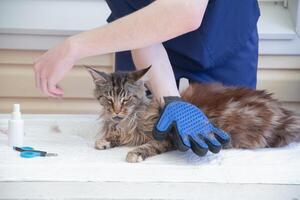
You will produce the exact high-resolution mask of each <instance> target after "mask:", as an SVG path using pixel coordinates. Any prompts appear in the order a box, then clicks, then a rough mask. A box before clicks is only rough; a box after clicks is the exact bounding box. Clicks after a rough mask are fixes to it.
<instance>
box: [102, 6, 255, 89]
mask: <svg viewBox="0 0 300 200" xmlns="http://www.w3.org/2000/svg"><path fill="white" fill-rule="evenodd" d="M106 2H107V4H108V6H109V7H110V9H111V11H112V13H111V15H110V16H109V18H108V22H111V21H113V20H116V19H118V18H120V17H123V16H126V15H128V14H130V13H132V12H134V11H136V10H138V9H141V8H143V7H144V6H147V5H148V4H150V3H152V2H153V1H152V0H106ZM259 15H260V11H259V7H258V2H257V0H209V3H208V6H207V9H206V12H205V15H204V18H203V21H202V24H201V26H200V28H198V29H197V30H195V31H193V32H190V33H187V34H184V35H182V36H179V37H177V38H174V39H171V40H169V41H166V42H164V43H163V45H164V47H165V48H166V50H167V53H168V56H169V58H170V61H171V64H172V67H173V70H174V73H175V77H176V79H179V78H181V77H186V78H188V79H189V80H190V81H192V82H221V83H223V84H225V85H232V86H245V87H250V88H255V87H256V74H257V60H258V34H257V21H258V18H259ZM145 26H146V24H145ZM133 69H134V65H133V63H132V59H131V54H130V52H119V53H117V54H116V70H133Z"/></svg>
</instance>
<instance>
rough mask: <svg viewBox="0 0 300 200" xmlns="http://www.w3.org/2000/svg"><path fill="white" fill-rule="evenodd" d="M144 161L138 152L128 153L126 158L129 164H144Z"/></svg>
mask: <svg viewBox="0 0 300 200" xmlns="http://www.w3.org/2000/svg"><path fill="white" fill-rule="evenodd" d="M143 160H144V159H143V157H142V155H141V154H140V153H138V152H128V153H127V156H126V161H127V162H129V163H137V162H142V161H143Z"/></svg>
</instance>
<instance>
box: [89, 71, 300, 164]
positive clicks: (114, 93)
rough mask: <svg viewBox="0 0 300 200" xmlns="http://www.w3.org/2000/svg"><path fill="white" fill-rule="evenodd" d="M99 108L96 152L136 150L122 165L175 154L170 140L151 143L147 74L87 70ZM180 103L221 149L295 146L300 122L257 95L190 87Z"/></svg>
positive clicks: (155, 110) (153, 110)
mask: <svg viewBox="0 0 300 200" xmlns="http://www.w3.org/2000/svg"><path fill="white" fill-rule="evenodd" d="M88 70H89V72H90V73H91V75H92V77H93V79H94V82H95V84H96V88H95V90H94V94H95V97H96V98H97V99H98V100H99V102H100V105H101V106H102V110H101V111H102V113H101V119H102V120H103V128H102V131H101V132H102V133H103V135H102V137H101V138H100V139H98V140H97V141H96V143H95V148H97V149H100V150H102V149H108V148H113V147H117V146H122V145H127V146H137V147H136V148H135V149H133V150H132V151H130V152H128V154H127V157H126V160H127V161H128V162H139V161H142V160H145V159H146V158H147V157H150V156H154V155H157V154H160V153H163V152H167V151H170V150H173V149H175V147H174V145H173V144H172V142H171V141H172V140H171V139H170V138H168V139H167V140H164V141H157V140H154V139H153V136H152V129H153V127H154V124H155V122H156V121H157V119H158V116H159V104H158V103H157V102H156V101H155V100H151V99H149V98H148V97H147V96H146V92H145V91H146V88H145V87H144V81H143V78H142V77H143V76H144V75H145V73H146V72H147V71H148V69H145V70H140V71H135V72H129V73H125V72H115V73H112V74H106V73H104V72H99V71H96V70H94V69H92V68H89V67H88ZM182 98H183V99H184V100H186V101H188V102H190V103H192V104H194V105H197V106H198V107H199V108H201V109H202V111H204V113H205V114H206V115H207V117H208V118H209V120H210V121H211V122H212V123H213V124H215V125H216V126H217V127H219V128H221V129H223V130H224V131H226V132H228V133H229V134H230V136H231V141H230V143H229V144H228V145H227V146H226V148H248V149H254V148H265V147H280V146H284V145H287V144H289V143H291V142H294V141H300V119H299V117H297V116H295V115H294V114H293V113H292V112H291V111H289V110H287V109H285V108H283V107H282V105H281V104H280V103H279V102H278V101H277V100H275V99H274V98H272V96H271V94H269V93H267V92H266V91H262V90H252V89H248V88H237V87H225V86H223V85H221V84H192V85H190V86H189V87H188V88H187V89H186V90H185V91H184V92H183V93H182Z"/></svg>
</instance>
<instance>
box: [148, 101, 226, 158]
mask: <svg viewBox="0 0 300 200" xmlns="http://www.w3.org/2000/svg"><path fill="white" fill-rule="evenodd" d="M164 100H165V107H164V108H163V110H162V112H161V115H160V118H159V119H158V121H157V122H156V125H155V126H154V129H153V136H154V138H155V139H157V140H163V139H166V138H167V136H168V134H170V137H171V138H172V139H173V142H174V144H175V145H176V147H177V149H178V150H180V151H187V150H188V149H192V150H193V152H194V153H195V154H197V155H198V156H204V155H205V154H206V153H207V151H208V150H210V151H211V152H213V153H218V152H219V151H220V150H221V148H222V145H224V144H227V143H228V142H229V141H230V137H229V135H228V134H227V133H226V132H224V131H223V130H221V129H219V128H217V127H215V126H214V125H213V124H212V123H211V122H210V121H209V120H208V118H207V117H206V116H205V114H204V113H203V112H202V111H201V110H200V109H199V108H198V107H196V106H194V105H192V104H190V103H188V102H185V101H183V100H182V99H181V98H180V97H165V98H164Z"/></svg>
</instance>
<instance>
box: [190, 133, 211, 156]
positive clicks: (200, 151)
mask: <svg viewBox="0 0 300 200" xmlns="http://www.w3.org/2000/svg"><path fill="white" fill-rule="evenodd" d="M189 140H190V143H191V149H192V151H193V152H194V153H195V154H197V155H198V156H204V155H206V153H207V151H208V148H209V146H207V144H205V142H204V141H203V140H202V139H201V138H200V137H199V136H190V137H189Z"/></svg>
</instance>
